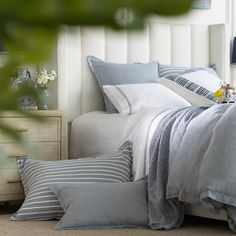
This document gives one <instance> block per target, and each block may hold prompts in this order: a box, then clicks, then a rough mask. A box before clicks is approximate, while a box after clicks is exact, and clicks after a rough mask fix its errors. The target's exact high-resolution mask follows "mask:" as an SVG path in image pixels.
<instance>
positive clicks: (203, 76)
mask: <svg viewBox="0 0 236 236" xmlns="http://www.w3.org/2000/svg"><path fill="white" fill-rule="evenodd" d="M168 81H169V82H168ZM157 82H158V83H160V84H162V85H164V86H166V87H168V88H169V89H171V90H173V91H174V92H176V93H177V94H179V95H180V96H182V97H183V98H185V99H186V100H187V101H188V102H189V103H191V104H192V105H205V104H214V103H216V102H217V99H216V98H215V97H214V93H215V92H216V91H217V90H218V89H219V88H220V87H221V84H222V80H220V78H219V77H218V76H217V75H213V74H211V73H209V72H208V71H204V70H199V71H194V72H190V73H185V74H181V75H169V76H167V77H164V78H161V79H159V80H157Z"/></svg>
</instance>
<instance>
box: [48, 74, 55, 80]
mask: <svg viewBox="0 0 236 236" xmlns="http://www.w3.org/2000/svg"><path fill="white" fill-rule="evenodd" d="M48 79H49V80H55V79H56V77H55V76H53V75H50V76H49V77H48Z"/></svg>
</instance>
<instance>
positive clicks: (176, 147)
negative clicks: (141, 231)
mask: <svg viewBox="0 0 236 236" xmlns="http://www.w3.org/2000/svg"><path fill="white" fill-rule="evenodd" d="M195 109H199V108H197V107H193V108H186V109H184V110H182V111H179V112H177V113H176V112H174V113H172V114H169V117H168V116H167V117H165V119H164V120H162V123H163V125H164V128H163V126H162V125H161V124H160V125H159V126H158V127H157V129H156V131H155V134H154V138H153V141H152V146H151V147H152V148H151V150H152V151H151V153H152V155H151V158H152V159H151V164H150V172H149V190H148V191H149V200H150V202H149V203H150V204H152V205H150V206H149V207H153V206H155V209H154V210H153V212H151V214H152V215H151V216H150V219H151V220H152V222H151V226H152V227H153V228H165V229H169V228H172V227H175V226H178V225H179V224H180V223H181V221H182V218H183V211H182V208H181V207H182V204H180V202H187V203H192V204H199V203H202V204H203V205H204V206H206V207H209V208H211V209H212V210H213V211H215V212H216V213H217V212H218V211H220V210H222V209H224V210H226V212H227V214H228V223H229V226H230V228H231V229H232V230H233V231H236V226H235V222H236V210H235V209H236V208H235V207H236V185H235V179H236V172H235V166H236V158H235V153H236V133H235V130H236V123H235V122H234V119H235V117H236V105H230V104H222V105H217V106H212V107H210V108H209V109H207V110H206V111H203V112H199V114H198V115H197V116H196V117H195V118H194V119H190V122H187V121H188V120H189V117H188V115H187V114H188V113H189V112H190V114H191V113H192V114H194V113H195V111H194V110H195ZM201 109H202V108H201ZM185 111H186V115H183V114H184V113H185ZM176 116H177V117H176ZM181 116H182V117H181ZM170 117H172V118H170ZM179 118H181V119H179ZM171 120H172V121H173V122H171ZM180 121H181V122H180ZM183 124H184V126H183ZM166 132H167V134H168V135H169V137H168V135H166ZM176 137H177V138H176ZM163 163H164V164H163ZM158 171H160V172H158ZM160 183H161V187H163V191H160V190H161V189H160ZM157 189H158V190H157ZM155 190H156V191H159V192H158V197H155V195H154V194H155ZM160 193H161V195H160ZM169 205H171V207H172V210H171V212H170V211H168V207H169ZM166 207H167V208H166ZM159 208H161V209H162V212H163V214H161V215H158V210H159ZM149 209H150V208H149ZM168 212H169V213H170V215H168V214H167V213H168ZM165 216H166V217H165ZM170 216H171V217H170Z"/></svg>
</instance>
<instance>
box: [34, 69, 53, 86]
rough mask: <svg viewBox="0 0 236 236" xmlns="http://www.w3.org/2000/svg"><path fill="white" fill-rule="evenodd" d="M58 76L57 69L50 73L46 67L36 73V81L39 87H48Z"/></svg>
mask: <svg viewBox="0 0 236 236" xmlns="http://www.w3.org/2000/svg"><path fill="white" fill-rule="evenodd" d="M56 77H57V73H56V71H55V70H52V71H51V72H50V73H48V71H47V70H46V69H43V70H41V71H40V72H37V73H36V74H35V78H36V82H37V84H38V87H41V88H48V86H49V85H50V84H51V82H52V81H53V80H55V79H56Z"/></svg>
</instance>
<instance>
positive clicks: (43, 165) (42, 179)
mask: <svg viewBox="0 0 236 236" xmlns="http://www.w3.org/2000/svg"><path fill="white" fill-rule="evenodd" d="M132 146H133V145H132V143H131V142H130V141H127V142H126V143H125V144H123V145H122V146H121V147H120V148H119V150H118V152H116V153H111V154H108V155H102V156H99V157H97V158H83V159H73V160H62V161H35V160H31V159H29V158H19V159H18V160H17V168H18V171H19V174H20V176H21V180H22V184H23V186H24V191H25V195H26V198H25V201H24V203H23V205H22V206H21V208H20V209H19V210H18V211H17V212H16V213H15V214H14V215H13V216H12V217H11V219H13V220H48V219H60V218H61V217H62V216H63V214H64V212H63V210H62V208H61V206H60V203H59V201H58V199H57V197H56V195H55V194H54V193H53V192H52V191H51V189H50V187H49V186H50V185H52V184H56V183H88V182H90V183H91V182H111V183H113V182H114V183H119V182H129V181H130V180H131V167H132Z"/></svg>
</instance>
